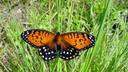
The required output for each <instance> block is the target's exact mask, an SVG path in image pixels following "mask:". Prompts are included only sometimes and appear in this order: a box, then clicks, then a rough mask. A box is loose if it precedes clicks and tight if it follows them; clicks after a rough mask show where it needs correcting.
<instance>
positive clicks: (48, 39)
mask: <svg viewBox="0 0 128 72" xmlns="http://www.w3.org/2000/svg"><path fill="white" fill-rule="evenodd" d="M21 37H22V39H23V40H24V41H25V42H27V43H28V44H30V45H32V46H34V47H36V48H38V50H39V53H40V55H41V56H42V58H43V59H44V60H51V59H54V58H56V56H57V52H59V56H60V57H61V58H62V59H65V60H70V59H73V58H75V57H77V56H78V55H79V51H81V50H84V49H88V48H90V47H92V46H94V44H95V37H94V36H93V35H91V34H87V33H84V32H69V33H64V34H60V33H59V32H57V33H56V34H54V33H51V32H49V31H45V30H38V29H32V30H27V31H24V32H23V33H22V34H21Z"/></svg>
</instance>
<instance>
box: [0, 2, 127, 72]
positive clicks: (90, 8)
mask: <svg viewBox="0 0 128 72" xmlns="http://www.w3.org/2000/svg"><path fill="white" fill-rule="evenodd" d="M27 29H45V30H48V31H51V32H60V33H65V32H70V31H78V32H87V33H90V34H93V35H95V36H96V44H95V46H94V47H93V48H90V49H88V50H85V51H82V52H81V54H80V56H79V57H77V58H75V59H72V60H69V61H65V60H62V59H60V58H56V59H54V60H52V61H48V62H46V61H44V60H43V59H42V58H41V57H40V56H39V54H38V51H37V49H36V48H33V47H31V46H30V45H28V44H26V43H25V42H24V41H23V40H22V39H21V37H20V34H21V33H22V32H23V31H24V30H27ZM11 71H12V72H128V1H127V0H13V1H12V0H1V1H0V72H11Z"/></svg>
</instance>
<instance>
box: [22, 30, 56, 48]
mask: <svg viewBox="0 0 128 72" xmlns="http://www.w3.org/2000/svg"><path fill="white" fill-rule="evenodd" d="M21 37H22V38H23V40H24V41H26V42H27V43H29V44H30V45H32V46H35V47H42V46H44V45H50V47H52V48H53V46H54V45H53V44H52V41H53V39H54V37H55V34H53V33H51V32H49V31H45V30H38V29H32V30H27V31H24V32H23V33H22V34H21Z"/></svg>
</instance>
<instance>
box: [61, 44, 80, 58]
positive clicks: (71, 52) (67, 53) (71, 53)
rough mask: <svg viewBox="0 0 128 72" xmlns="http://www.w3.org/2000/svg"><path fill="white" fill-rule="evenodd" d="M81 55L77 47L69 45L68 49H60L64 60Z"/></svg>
mask: <svg viewBox="0 0 128 72" xmlns="http://www.w3.org/2000/svg"><path fill="white" fill-rule="evenodd" d="M78 55H79V50H77V49H75V48H74V47H72V46H69V47H67V48H66V49H62V50H61V51H60V57H61V58H62V59H64V60H70V59H73V58H75V57H77V56H78Z"/></svg>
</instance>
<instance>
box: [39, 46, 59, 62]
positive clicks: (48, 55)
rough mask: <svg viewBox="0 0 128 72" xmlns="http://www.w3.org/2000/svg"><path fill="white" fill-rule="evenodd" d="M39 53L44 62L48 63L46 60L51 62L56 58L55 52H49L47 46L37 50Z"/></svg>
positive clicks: (49, 49)
mask: <svg viewBox="0 0 128 72" xmlns="http://www.w3.org/2000/svg"><path fill="white" fill-rule="evenodd" d="M38 51H39V54H40V55H41V56H42V58H43V59H44V60H45V61H48V60H52V59H54V58H56V55H57V54H56V50H54V49H53V50H51V48H49V47H48V46H43V47H41V48H39V49H38Z"/></svg>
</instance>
